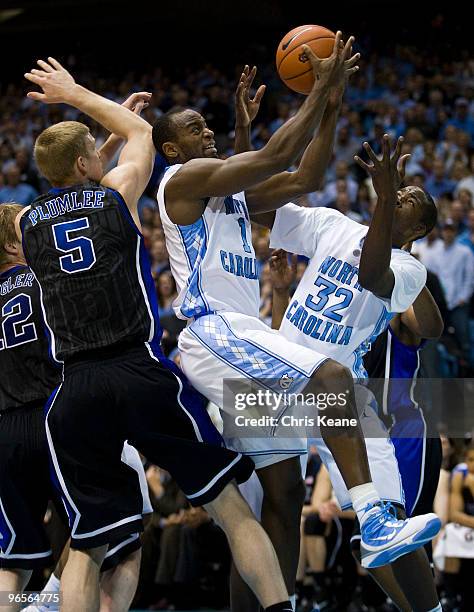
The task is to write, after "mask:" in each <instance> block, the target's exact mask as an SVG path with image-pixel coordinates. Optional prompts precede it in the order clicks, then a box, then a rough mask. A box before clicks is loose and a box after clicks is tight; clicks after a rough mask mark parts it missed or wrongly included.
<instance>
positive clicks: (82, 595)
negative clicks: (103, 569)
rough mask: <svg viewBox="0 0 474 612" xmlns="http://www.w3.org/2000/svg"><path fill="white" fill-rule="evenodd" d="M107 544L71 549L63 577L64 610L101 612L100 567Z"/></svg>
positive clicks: (70, 611)
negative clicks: (90, 547)
mask: <svg viewBox="0 0 474 612" xmlns="http://www.w3.org/2000/svg"><path fill="white" fill-rule="evenodd" d="M107 546H108V545H107V544H105V545H103V546H99V547H97V548H92V549H89V550H88V549H84V550H77V549H73V548H71V550H70V551H69V557H68V560H67V563H66V567H65V568H64V571H63V574H62V577H61V592H62V596H63V597H62V604H61V606H62V608H63V609H64V610H67V611H68V612H84V610H87V611H88V612H89V611H90V612H99V609H100V592H99V577H100V566H101V565H102V561H103V560H104V557H105V553H106V552H107Z"/></svg>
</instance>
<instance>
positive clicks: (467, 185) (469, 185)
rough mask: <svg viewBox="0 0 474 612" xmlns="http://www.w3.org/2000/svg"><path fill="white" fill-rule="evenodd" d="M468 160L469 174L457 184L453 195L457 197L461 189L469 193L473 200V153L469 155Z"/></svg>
mask: <svg viewBox="0 0 474 612" xmlns="http://www.w3.org/2000/svg"><path fill="white" fill-rule="evenodd" d="M470 160H471V161H470V167H469V170H470V172H469V174H468V175H467V176H465V177H464V178H462V179H461V180H460V181H459V183H458V184H457V187H456V191H455V195H456V196H457V195H458V193H459V192H460V191H461V189H467V190H468V191H469V192H470V193H471V196H472V198H473V199H474V153H472V154H471V158H470Z"/></svg>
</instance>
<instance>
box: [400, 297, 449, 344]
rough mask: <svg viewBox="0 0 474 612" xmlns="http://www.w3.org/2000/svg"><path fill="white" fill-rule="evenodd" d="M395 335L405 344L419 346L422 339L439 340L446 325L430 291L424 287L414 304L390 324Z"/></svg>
mask: <svg viewBox="0 0 474 612" xmlns="http://www.w3.org/2000/svg"><path fill="white" fill-rule="evenodd" d="M390 326H391V327H392V329H393V331H394V332H395V334H396V335H397V336H398V337H399V338H400V340H401V341H402V342H404V343H405V344H413V345H415V344H419V343H420V342H421V340H422V338H427V339H429V338H439V337H440V336H441V334H442V333H443V328H444V323H443V319H442V317H441V313H440V311H439V308H438V306H437V304H436V302H435V301H434V298H433V296H432V295H431V293H430V290H429V289H428V288H427V287H423V289H422V290H421V293H420V294H419V296H418V297H417V298H416V300H415V301H414V302H413V304H412V305H411V306H410V308H408V310H405V312H402V314H401V315H399V316H397V317H395V318H394V319H392V321H391V322H390Z"/></svg>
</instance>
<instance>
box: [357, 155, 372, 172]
mask: <svg viewBox="0 0 474 612" xmlns="http://www.w3.org/2000/svg"><path fill="white" fill-rule="evenodd" d="M354 161H355V163H356V164H358V165H359V166H360V167H361V168H362V169H363V170H365V171H366V172H368V173H369V174H371V173H372V170H373V169H374V166H370V165H369V164H366V163H365V161H363V160H362V159H361V158H360V157H359V156H358V155H354Z"/></svg>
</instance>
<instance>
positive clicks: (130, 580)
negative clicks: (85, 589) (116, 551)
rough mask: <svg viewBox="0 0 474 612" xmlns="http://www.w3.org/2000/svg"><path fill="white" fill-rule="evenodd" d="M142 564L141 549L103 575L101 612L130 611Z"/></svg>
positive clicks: (101, 582) (101, 581)
mask: <svg viewBox="0 0 474 612" xmlns="http://www.w3.org/2000/svg"><path fill="white" fill-rule="evenodd" d="M140 562H141V548H139V549H138V550H135V551H134V552H132V553H130V554H129V555H127V557H126V558H125V559H123V560H122V561H121V562H120V563H119V564H118V565H116V566H115V567H113V568H111V569H108V570H106V571H105V572H103V573H102V576H101V579H100V612H127V610H129V609H130V606H131V604H132V601H133V597H134V595H135V592H136V590H137V584H138V576H139V574H140Z"/></svg>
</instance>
